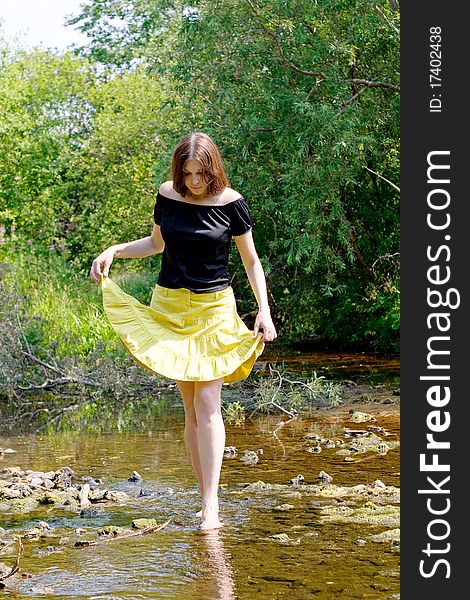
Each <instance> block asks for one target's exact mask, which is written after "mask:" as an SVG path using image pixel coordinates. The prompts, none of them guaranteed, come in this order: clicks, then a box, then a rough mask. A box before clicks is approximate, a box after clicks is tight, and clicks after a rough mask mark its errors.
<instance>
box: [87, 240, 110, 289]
mask: <svg viewBox="0 0 470 600" xmlns="http://www.w3.org/2000/svg"><path fill="white" fill-rule="evenodd" d="M113 259H114V250H113V248H112V247H110V248H106V250H103V252H102V253H101V254H99V255H98V256H97V257H96V258H95V260H94V261H93V262H92V264H91V269H90V278H91V279H92V280H93V281H94V282H95V283H100V281H101V276H102V275H104V276H105V277H107V276H108V274H109V267H110V266H111V263H112V262H113ZM101 268H103V270H101Z"/></svg>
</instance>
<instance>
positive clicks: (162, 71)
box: [75, 0, 399, 346]
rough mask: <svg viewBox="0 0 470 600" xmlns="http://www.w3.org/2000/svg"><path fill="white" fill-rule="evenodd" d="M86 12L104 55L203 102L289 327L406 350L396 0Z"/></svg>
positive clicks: (135, 4) (144, 5) (270, 0)
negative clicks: (139, 66)
mask: <svg viewBox="0 0 470 600" xmlns="http://www.w3.org/2000/svg"><path fill="white" fill-rule="evenodd" d="M155 14H158V16H159V17H158V19H156V20H155V21H154V26H152V25H150V24H149V23H147V22H146V25H145V26H142V27H140V26H139V23H141V19H142V18H143V15H155ZM117 15H119V18H120V31H121V33H122V35H121V36H117V35H114V34H113V31H114V25H112V19H113V18H115V17H116V16H117ZM109 19H111V24H109V23H110V21H109ZM75 21H76V22H77V23H81V24H82V27H83V29H84V30H86V31H87V33H88V34H89V35H90V36H91V40H92V41H91V49H92V50H91V52H92V53H93V54H94V56H99V53H98V48H99V47H100V45H101V46H109V48H111V49H112V54H109V53H108V54H107V55H106V56H104V55H102V57H103V59H105V60H108V61H110V62H111V63H112V64H113V63H114V65H116V66H119V67H121V68H122V66H123V64H124V63H125V62H126V60H131V61H132V60H134V61H135V60H139V61H141V62H142V63H143V64H145V65H147V66H148V68H149V70H150V71H151V72H152V73H154V74H155V76H161V75H165V76H168V75H169V74H170V75H171V76H172V78H173V79H174V80H175V81H176V82H177V83H179V93H180V95H181V97H183V98H186V100H187V101H188V102H191V101H194V100H195V99H196V100H197V101H199V102H201V103H202V105H203V111H202V112H201V119H200V121H199V123H197V124H198V125H199V127H200V128H202V129H204V130H205V131H208V132H209V133H210V134H212V135H213V136H214V138H215V139H216V140H217V142H218V143H219V144H220V146H221V147H222V150H223V154H224V156H225V158H226V159H227V162H228V164H229V174H230V178H231V182H232V185H233V186H234V187H237V188H239V189H240V190H242V191H243V192H244V193H245V194H246V195H247V196H248V198H249V200H250V203H251V206H252V211H253V214H254V217H255V225H256V227H255V234H256V238H257V243H258V245H259V248H260V253H261V254H262V256H263V258H264V262H265V267H266V270H267V272H268V275H269V283H270V289H271V291H272V295H273V298H272V301H273V304H274V305H275V308H276V316H277V319H278V322H279V323H280V324H281V325H282V328H283V332H284V334H292V336H294V337H298V336H301V337H308V336H312V335H318V334H320V335H327V336H328V337H329V338H330V339H337V340H343V341H344V340H348V339H349V340H351V341H354V342H356V343H357V342H358V341H361V340H363V341H368V340H372V341H374V340H375V341H378V340H381V341H380V342H379V343H380V345H382V346H383V345H387V344H388V345H389V346H390V345H393V344H396V343H397V333H396V327H397V324H398V285H397V277H398V243H399V237H398V222H399V198H398V192H397V189H396V185H395V184H394V182H396V181H398V154H399V85H398V78H399V51H398V50H399V29H398V27H399V13H398V7H397V5H396V3H395V2H386V1H383V2H380V3H371V2H369V1H366V0H343V1H338V0H322V2H311V1H310V0H296V1H294V2H284V1H281V0H264V1H255V0H244V1H238V0H237V1H235V0H222V1H218V2H215V1H213V0H201V1H199V2H191V3H190V4H187V3H186V4H185V3H181V2H171V3H169V2H155V1H153V0H152V1H151V2H150V0H149V1H145V0H120V1H117V0H116V1H114V2H97V1H91V2H90V4H89V6H87V8H86V9H84V10H83V12H82V15H81V16H79V17H77V19H76V20H75ZM144 21H145V19H144ZM111 38H112V41H111ZM167 59H168V60H167ZM129 64H130V63H129ZM233 268H235V270H236V271H237V272H238V270H239V264H238V263H235V264H234V265H233ZM238 281H240V282H241V281H243V286H245V282H244V279H242V278H241V277H240V278H238V277H236V279H235V285H237V284H238ZM240 285H241V284H240ZM244 307H245V309H246V311H247V312H249V311H250V310H253V308H254V307H253V304H252V301H251V297H248V295H247V300H246V301H245V302H244ZM372 322H374V326H372V327H371V325H372ZM351 323H353V324H354V326H351Z"/></svg>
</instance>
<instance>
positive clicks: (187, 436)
mask: <svg viewBox="0 0 470 600" xmlns="http://www.w3.org/2000/svg"><path fill="white" fill-rule="evenodd" d="M176 384H177V386H178V389H179V391H180V394H181V398H182V399H183V405H184V443H185V445H186V450H187V451H188V456H189V460H190V462H191V465H192V467H193V470H194V473H195V475H196V479H197V482H198V484H199V492H200V493H201V496H203V495H204V485H203V479H202V469H201V461H200V460H199V449H198V434H197V419H196V412H195V410H194V383H193V382H192V381H177V382H176Z"/></svg>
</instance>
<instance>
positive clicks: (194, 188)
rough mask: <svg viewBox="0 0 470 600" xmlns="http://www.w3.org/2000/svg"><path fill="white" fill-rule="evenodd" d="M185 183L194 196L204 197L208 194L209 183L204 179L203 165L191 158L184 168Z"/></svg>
mask: <svg viewBox="0 0 470 600" xmlns="http://www.w3.org/2000/svg"><path fill="white" fill-rule="evenodd" d="M183 175H184V183H185V185H186V187H187V188H188V190H189V191H190V192H191V194H192V195H193V196H196V197H200V198H202V197H204V196H205V195H206V192H207V182H206V180H205V179H204V169H203V167H202V163H201V162H200V161H198V160H196V159H194V158H190V159H189V160H187V161H186V162H185V163H184V167H183Z"/></svg>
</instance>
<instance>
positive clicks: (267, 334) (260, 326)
mask: <svg viewBox="0 0 470 600" xmlns="http://www.w3.org/2000/svg"><path fill="white" fill-rule="evenodd" d="M260 330H261V331H262V332H263V335H262V336H261V338H260V341H261V342H272V341H273V340H275V339H276V338H277V332H276V328H275V327H274V323H273V320H272V318H271V313H270V312H269V309H268V310H260V311H259V312H258V315H257V316H256V321H255V326H254V327H253V337H256V336H257V335H258V332H259V331H260Z"/></svg>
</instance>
